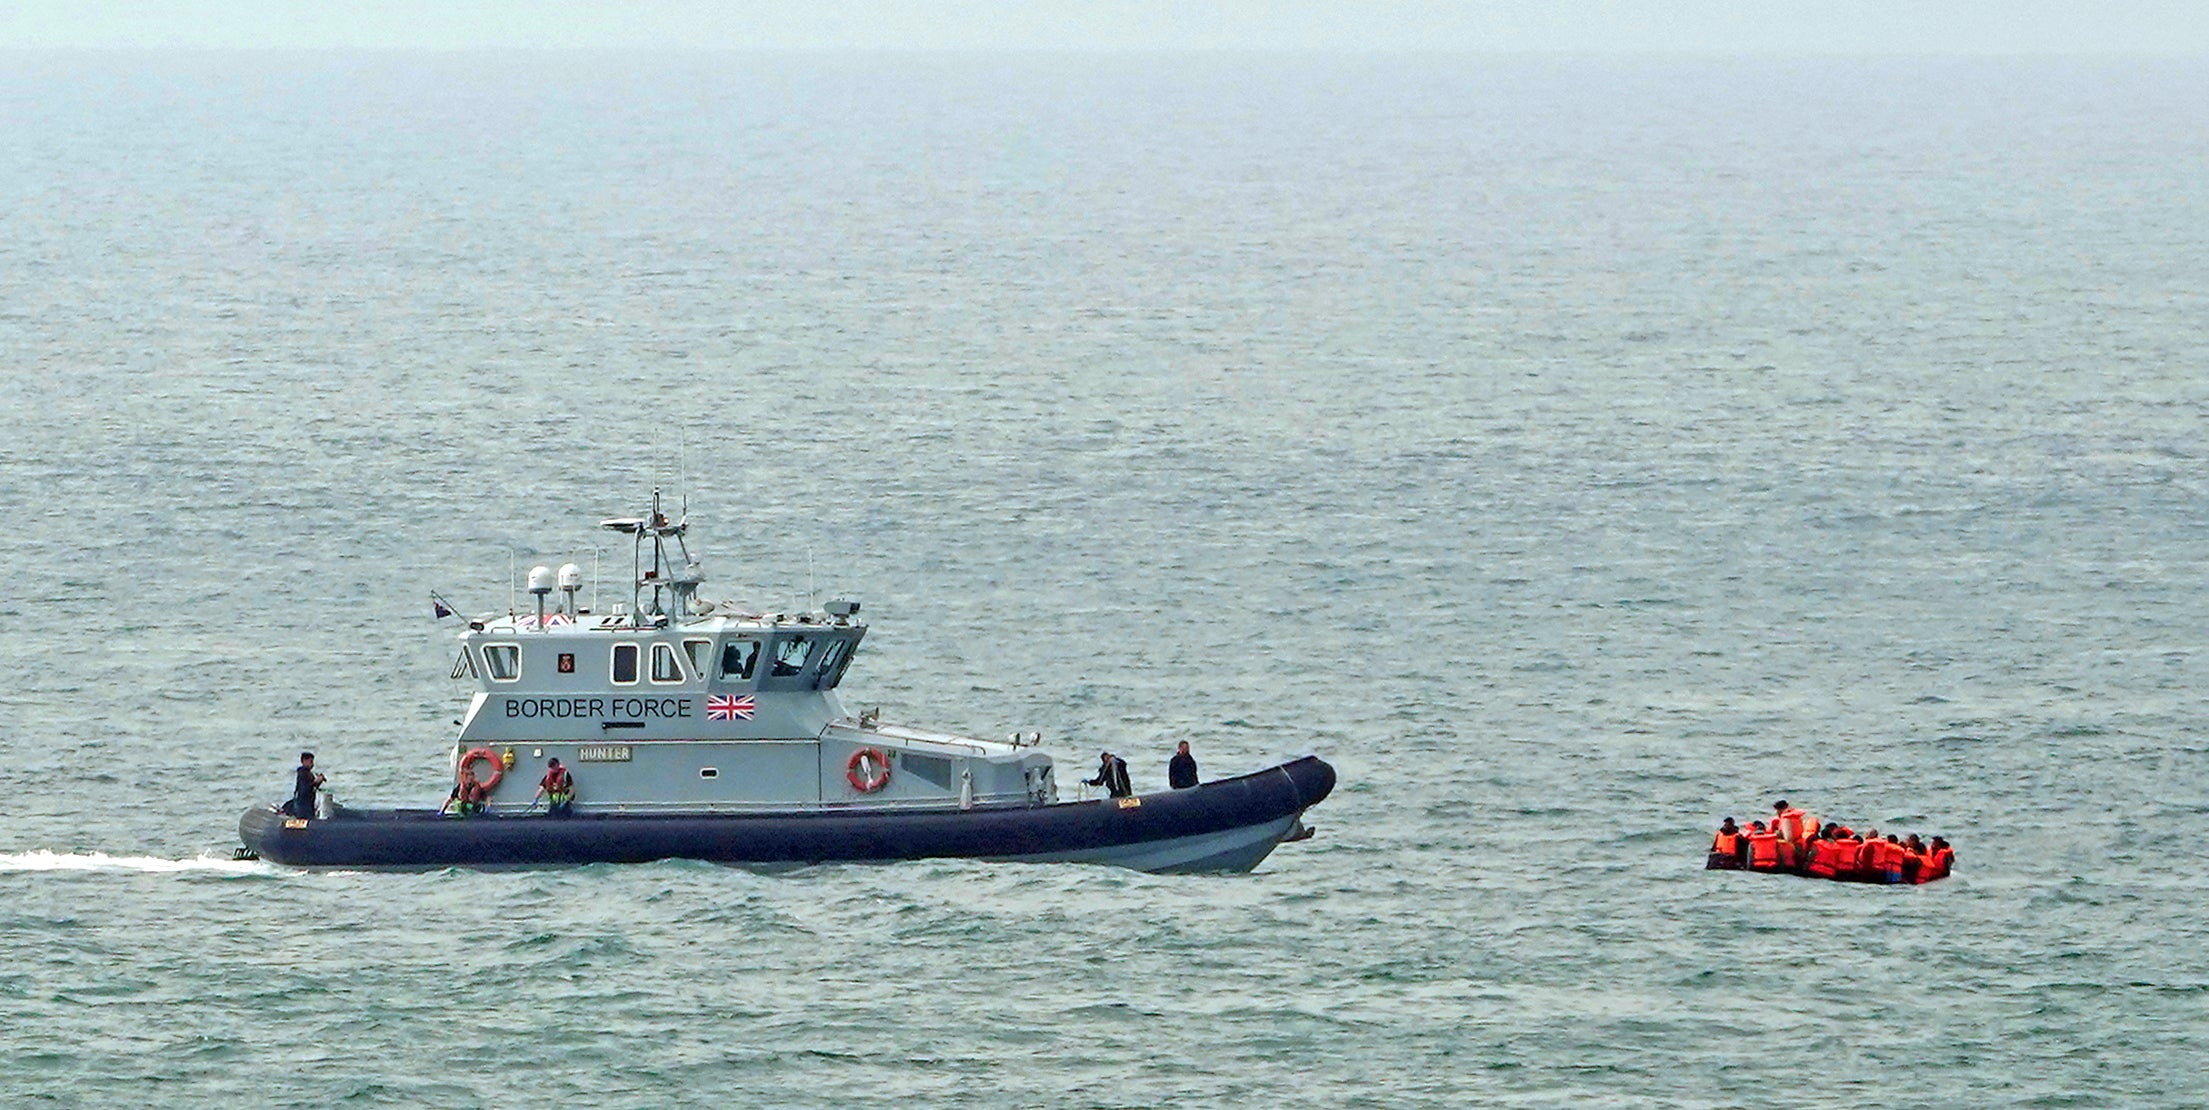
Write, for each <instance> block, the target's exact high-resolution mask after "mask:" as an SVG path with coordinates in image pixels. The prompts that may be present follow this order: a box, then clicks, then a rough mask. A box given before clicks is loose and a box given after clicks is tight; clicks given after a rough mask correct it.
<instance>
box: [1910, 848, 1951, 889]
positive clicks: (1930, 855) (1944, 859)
mask: <svg viewBox="0 0 2209 1110" xmlns="http://www.w3.org/2000/svg"><path fill="white" fill-rule="evenodd" d="M1955 862H1956V849H1954V848H1935V849H1933V850H1932V851H1930V852H1927V853H1926V854H1925V866H1923V867H1920V868H1918V881H1919V882H1921V883H1929V882H1932V881H1933V880H1935V879H1945V878H1947V877H1948V868H1949V866H1950V865H1951V864H1953V863H1955Z"/></svg>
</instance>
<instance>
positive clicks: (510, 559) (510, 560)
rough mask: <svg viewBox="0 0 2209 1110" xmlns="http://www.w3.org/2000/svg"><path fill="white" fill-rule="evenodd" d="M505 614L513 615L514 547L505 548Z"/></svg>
mask: <svg viewBox="0 0 2209 1110" xmlns="http://www.w3.org/2000/svg"><path fill="white" fill-rule="evenodd" d="M506 615H507V616H509V617H512V616H513V615H514V549H513V548H511V547H509V548H507V549H506Z"/></svg>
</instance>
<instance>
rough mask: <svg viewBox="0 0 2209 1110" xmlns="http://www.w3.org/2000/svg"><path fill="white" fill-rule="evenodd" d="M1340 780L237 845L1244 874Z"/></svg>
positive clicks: (461, 856) (415, 858)
mask: <svg viewBox="0 0 2209 1110" xmlns="http://www.w3.org/2000/svg"><path fill="white" fill-rule="evenodd" d="M1334 784H1335V771H1334V768H1333V767H1331V766H1329V765H1328V764H1327V763H1326V762H1325V761H1324V760H1321V759H1320V758H1318V757H1317V756H1305V757H1303V758H1301V759H1296V760H1292V761H1290V762H1288V763H1283V764H1280V765H1278V766H1275V767H1269V768H1267V769H1265V770H1263V771H1258V772H1255V773H1253V774H1248V775H1243V776H1240V777H1237V778H1231V779H1220V780H1217V781H1214V782H1209V783H1205V784H1204V785H1202V786H1198V787H1194V788H1192V789H1188V790H1173V791H1167V792H1164V793H1158V794H1143V795H1138V796H1136V797H1133V798H1106V799H1101V800H1097V801H1087V802H1060V803H1056V804H1053V805H1044V806H1016V807H999V808H977V809H972V810H956V809H949V810H947V809H930V810H886V809H873V810H868V809H861V808H847V809H831V810H818V811H808V812H799V813H773V814H762V813H723V814H715V813H696V814H664V813H661V814H621V813H582V814H577V815H575V816H572V817H559V818H556V817H549V816H538V815H529V816H505V817H502V816H484V817H471V818H454V817H439V816H438V815H437V814H436V813H435V812H434V811H430V810H356V809H347V808H340V809H338V810H336V811H335V812H334V813H333V814H332V815H331V816H330V817H328V818H325V819H319V820H312V821H302V820H297V819H293V818H288V817H286V816H285V815H284V814H283V813H282V812H280V811H279V810H277V809H276V807H274V806H257V807H255V808H253V809H250V810H247V811H246V813H245V815H244V816H243V817H241V818H240V819H239V821H238V837H239V839H240V840H242V841H243V842H244V844H245V846H246V848H247V849H248V850H249V851H251V852H253V853H255V854H257V855H258V856H259V857H260V858H262V859H265V860H269V861H272V862H275V863H281V864H286V865H290V866H295V867H324V868H388V869H409V870H418V869H424V868H438V867H541V866H557V865H570V864H587V863H643V862H649V861H652V860H662V859H698V860H709V861H712V862H716V863H731V864H742V865H759V866H787V865H793V864H798V865H802V864H814V863H841V862H890V861H896V860H910V859H943V858H965V859H983V860H1004V861H1016V862H1035V863H1055V862H1067V863H1103V864H1112V865H1117V866H1122V867H1131V868H1135V869H1137V870H1141V871H1154V872H1240V871H1248V870H1250V869H1251V868H1253V867H1256V866H1257V865H1258V864H1259V863H1260V862H1261V861H1263V860H1264V859H1265V858H1266V856H1267V855H1268V854H1269V853H1271V852H1272V851H1273V849H1274V847H1275V846H1277V845H1279V844H1280V843H1281V842H1282V841H1283V840H1286V839H1292V838H1295V837H1296V836H1298V835H1299V834H1300V833H1301V832H1302V831H1303V823H1302V820H1301V818H1302V814H1303V812H1304V811H1305V810H1306V809H1308V808H1310V807H1311V806H1313V805H1316V804H1318V803H1319V802H1320V800H1321V799H1324V798H1325V797H1326V796H1327V794H1328V793H1329V792H1330V791H1331V790H1333V789H1334Z"/></svg>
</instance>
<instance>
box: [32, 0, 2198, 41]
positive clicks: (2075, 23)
mask: <svg viewBox="0 0 2209 1110" xmlns="http://www.w3.org/2000/svg"><path fill="white" fill-rule="evenodd" d="M165 46H176V47H211V48H261V47H274V48H427V49H475V48H498V47H530V48H592V47H611V48H637V47H647V48H651V47H707V48H731V47H735V48H744V47H752V48H768V49H818V48H869V49H884V48H888V49H898V48H918V49H1252V50H1312V49H1319V50H1352V51H1356V50H1422V49H1423V50H1452V51H1571V52H1619V51H1660V52H1697V53H1701V52H1715V53H1885V54H1891V53H1934V54H1949V53H1957V54H2010V53H2027V54H2038V53H2145V54H2201V53H2209V3H2204V2H2201V0H2194V2H2186V3H2179V2H2171V0H2139V2H2132V3H2127V2H2123V0H2119V2H2115V3H2093V2H2086V0H2068V2H2062V3H2057V2H2052V0H2006V2H1990V0H1946V2H1944V0H1830V2H1824V3H1819V2H1807V3H1795V2H1785V0H1764V2H1753V0H1577V2H1574V0H1562V2H1556V3H1540V2H1535V0H1490V2H1466V3H1448V2H1443V0H1333V2H1325V0H1272V2H1267V0H1221V2H1210V3H1207V2H1202V0H1179V2H1176V0H1093V2H1087V3H1083V2H1076V0H979V2H971V3H920V2H914V0H852V2H846V3H837V2H834V0H811V2H808V0H726V2H718V3H716V2H707V0H539V2H523V0H352V2H331V0H316V2H301V0H136V2H119V0H105V2H103V0H0V48H45V47H63V48H78V47H165Z"/></svg>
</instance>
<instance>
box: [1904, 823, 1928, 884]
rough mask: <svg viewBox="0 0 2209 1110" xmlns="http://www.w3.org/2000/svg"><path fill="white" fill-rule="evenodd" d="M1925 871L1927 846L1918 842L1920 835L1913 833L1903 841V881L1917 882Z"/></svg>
mask: <svg viewBox="0 0 2209 1110" xmlns="http://www.w3.org/2000/svg"><path fill="white" fill-rule="evenodd" d="M1924 870H1925V845H1924V844H1923V843H1922V842H1920V841H1919V840H1918V834H1916V833H1911V834H1910V835H1909V836H1907V837H1904V838H1903V841H1902V881H1903V882H1906V883H1914V882H1917V881H1918V875H1919V874H1921V873H1922V872H1924Z"/></svg>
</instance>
